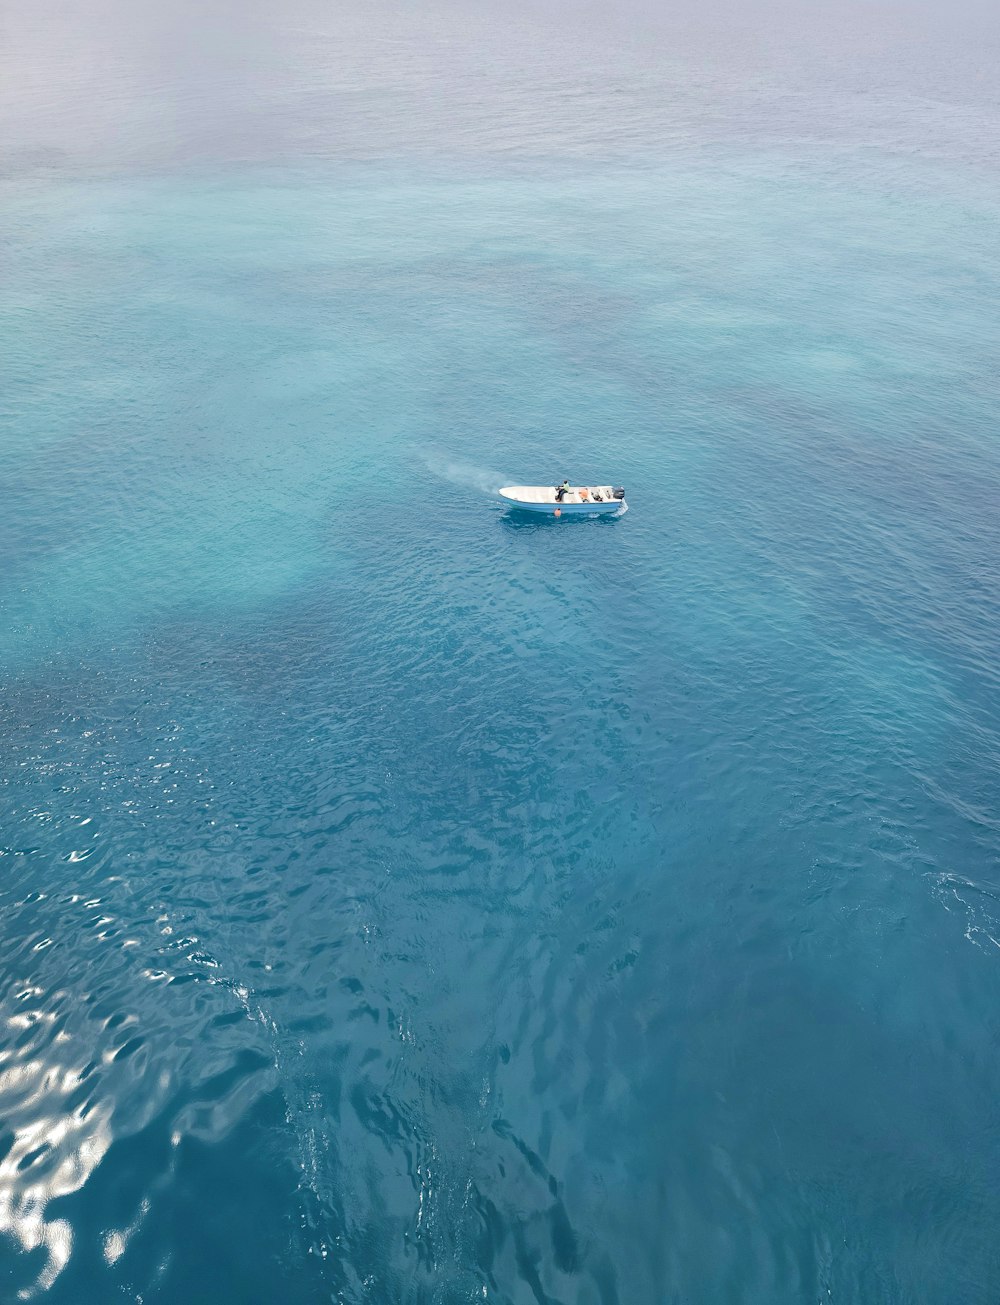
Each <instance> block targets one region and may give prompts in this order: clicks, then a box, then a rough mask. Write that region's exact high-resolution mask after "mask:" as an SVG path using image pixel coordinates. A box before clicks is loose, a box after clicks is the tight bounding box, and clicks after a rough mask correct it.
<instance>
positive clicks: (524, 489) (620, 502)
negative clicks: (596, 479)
mask: <svg viewBox="0 0 1000 1305" xmlns="http://www.w3.org/2000/svg"><path fill="white" fill-rule="evenodd" d="M598 496H599V497H598ZM500 497H501V498H502V499H504V500H505V501H506V502H507V503H509V504H510V505H511V507H517V508H523V509H524V510H525V511H526V512H544V513H546V514H547V515H548V516H555V515H556V513H557V512H558V513H559V515H560V516H562V515H563V513H565V514H566V515H567V516H579V515H581V514H582V513H590V514H593V513H595V512H620V511H622V510H623V509H624V507H625V500H624V499H623V498H615V497H614V487H613V486H612V485H575V486H573V488H572V489H568V490H567V491H566V493H565V495H564V497H563V499H562V501H561V502H560V501H559V500H558V499H557V498H556V491H555V489H554V488H553V486H552V485H506V486H505V487H504V488H503V489H501V490H500Z"/></svg>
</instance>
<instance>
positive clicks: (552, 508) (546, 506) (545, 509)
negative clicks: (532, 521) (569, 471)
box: [500, 494, 624, 517]
mask: <svg viewBox="0 0 1000 1305" xmlns="http://www.w3.org/2000/svg"><path fill="white" fill-rule="evenodd" d="M500 497H501V498H502V499H503V501H504V502H505V503H506V504H507V506H508V507H512V508H517V509H518V510H519V511H521V512H540V513H541V514H542V515H543V516H547V517H554V516H555V515H556V513H557V512H558V513H559V515H560V516H564V517H578V516H580V517H582V516H586V517H593V516H600V515H601V514H607V513H610V512H618V511H620V510H621V508H622V507H623V505H624V499H618V498H615V499H612V500H611V502H610V503H525V502H523V501H521V500H519V499H516V498H508V497H507V495H506V494H501V495H500Z"/></svg>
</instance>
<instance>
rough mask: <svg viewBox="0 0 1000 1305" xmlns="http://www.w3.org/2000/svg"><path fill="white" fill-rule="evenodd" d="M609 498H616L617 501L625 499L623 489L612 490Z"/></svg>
mask: <svg viewBox="0 0 1000 1305" xmlns="http://www.w3.org/2000/svg"><path fill="white" fill-rule="evenodd" d="M611 497H612V498H617V499H623V498H624V497H625V491H624V490H623V489H620V488H619V489H613V490H612V491H611Z"/></svg>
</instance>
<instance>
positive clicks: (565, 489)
mask: <svg viewBox="0 0 1000 1305" xmlns="http://www.w3.org/2000/svg"><path fill="white" fill-rule="evenodd" d="M568 493H569V481H568V480H564V481H563V483H562V484H561V485H557V486H556V502H557V503H561V502H562V501H563V499H564V498H565V497H566V495H567V494H568Z"/></svg>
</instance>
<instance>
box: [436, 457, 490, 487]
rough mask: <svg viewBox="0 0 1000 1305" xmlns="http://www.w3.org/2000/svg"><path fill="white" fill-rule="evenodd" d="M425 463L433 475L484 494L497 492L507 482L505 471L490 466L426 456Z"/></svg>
mask: <svg viewBox="0 0 1000 1305" xmlns="http://www.w3.org/2000/svg"><path fill="white" fill-rule="evenodd" d="M424 464H425V466H426V467H427V470H428V471H429V472H430V473H431V475H433V476H438V477H440V479H441V480H448V481H450V482H451V483H452V484H453V485H461V486H462V487H463V488H464V489H475V490H478V491H479V492H480V493H482V494H496V493H497V492H498V490H499V489H500V486H501V485H503V484H505V483H506V479H507V478H506V477H505V476H504V474H503V472H500V471H493V470H491V469H490V468H489V467H477V466H474V465H473V464H472V463H469V462H453V461H450V460H448V459H446V458H435V457H426V458H424Z"/></svg>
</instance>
